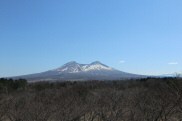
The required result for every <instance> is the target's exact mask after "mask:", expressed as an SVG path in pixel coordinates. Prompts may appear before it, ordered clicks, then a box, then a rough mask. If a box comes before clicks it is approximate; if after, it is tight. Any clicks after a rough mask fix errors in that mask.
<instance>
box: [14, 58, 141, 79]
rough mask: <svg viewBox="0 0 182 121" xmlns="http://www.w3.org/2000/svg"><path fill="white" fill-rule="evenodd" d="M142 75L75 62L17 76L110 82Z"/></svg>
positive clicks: (99, 64)
mask: <svg viewBox="0 0 182 121" xmlns="http://www.w3.org/2000/svg"><path fill="white" fill-rule="evenodd" d="M139 77H144V76H142V75H136V74H131V73H126V72H122V71H119V70H116V69H114V68H111V67H108V66H107V65H104V64H102V63H101V62H99V61H95V62H92V63H91V64H79V63H77V62H75V61H71V62H68V63H66V64H64V65H63V66H61V67H59V68H56V69H53V70H49V71H46V72H42V73H36V74H30V75H23V76H17V77H14V78H25V79H27V80H29V81H43V80H47V81H58V80H95V79H99V80H112V79H121V78H139Z"/></svg>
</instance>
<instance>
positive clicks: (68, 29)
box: [0, 0, 182, 77]
mask: <svg viewBox="0 0 182 121" xmlns="http://www.w3.org/2000/svg"><path fill="white" fill-rule="evenodd" d="M181 6H182V1H181V0H160V1H159V0H150V1H148V0H140V1H137V0H131V1H128V0H115V1H112V0H110V1H109V0H75V1H73V0H16V1H15V0H0V77H7V76H17V75H24V74H31V73H37V72H43V71H47V70H50V69H54V68H57V67H59V66H61V65H63V64H65V63H67V62H69V61H76V62H78V63H83V64H89V63H91V62H93V61H100V62H102V63H104V64H106V65H108V66H110V67H113V68H116V69H118V70H121V71H125V72H130V73H135V74H147V75H159V74H171V73H174V72H182V47H181V46H182V14H181V13H182V7H181Z"/></svg>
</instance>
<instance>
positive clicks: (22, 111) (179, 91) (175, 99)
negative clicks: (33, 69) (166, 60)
mask: <svg viewBox="0 0 182 121" xmlns="http://www.w3.org/2000/svg"><path fill="white" fill-rule="evenodd" d="M181 120H182V79H180V78H146V79H137V80H126V81H97V80H94V81H87V82H77V81H75V82H37V83H27V82H26V80H24V79H18V80H13V79H3V78H1V79H0V121H181Z"/></svg>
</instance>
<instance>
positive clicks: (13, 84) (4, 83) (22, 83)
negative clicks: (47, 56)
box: [0, 78, 27, 94]
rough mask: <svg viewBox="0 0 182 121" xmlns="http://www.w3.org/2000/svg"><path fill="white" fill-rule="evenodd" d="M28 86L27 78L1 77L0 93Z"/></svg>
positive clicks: (23, 88)
mask: <svg viewBox="0 0 182 121" xmlns="http://www.w3.org/2000/svg"><path fill="white" fill-rule="evenodd" d="M26 86H27V80H26V79H17V80H13V79H12V78H10V79H5V78H0V93H3V92H5V93H6V94H8V93H9V92H12V91H15V90H18V89H21V90H25V89H26Z"/></svg>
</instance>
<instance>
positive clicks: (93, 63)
mask: <svg viewBox="0 0 182 121" xmlns="http://www.w3.org/2000/svg"><path fill="white" fill-rule="evenodd" d="M95 64H102V63H101V62H100V61H94V62H92V63H91V65H95Z"/></svg>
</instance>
